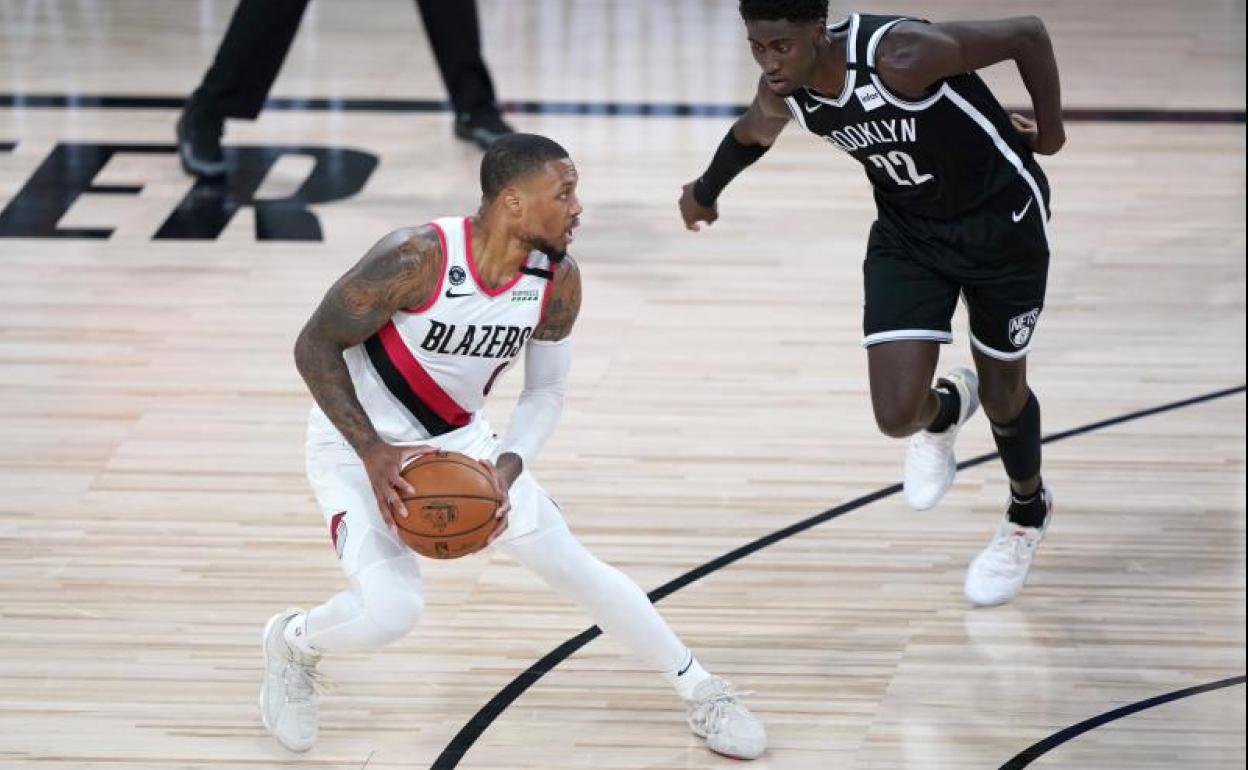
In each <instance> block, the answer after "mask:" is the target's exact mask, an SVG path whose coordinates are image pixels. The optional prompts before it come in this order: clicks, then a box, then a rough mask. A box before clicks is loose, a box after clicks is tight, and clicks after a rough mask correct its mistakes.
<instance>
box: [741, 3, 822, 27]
mask: <svg viewBox="0 0 1248 770" xmlns="http://www.w3.org/2000/svg"><path fill="white" fill-rule="evenodd" d="M741 18H742V19H745V20H746V21H791V22H794V23H796V24H803V23H806V22H810V21H820V20H822V19H826V18H828V0H741Z"/></svg>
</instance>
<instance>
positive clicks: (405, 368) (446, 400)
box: [377, 321, 472, 427]
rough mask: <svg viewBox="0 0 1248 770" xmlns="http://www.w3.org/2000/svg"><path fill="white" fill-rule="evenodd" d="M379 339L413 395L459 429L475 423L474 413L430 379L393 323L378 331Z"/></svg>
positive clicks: (389, 322)
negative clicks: (466, 410) (465, 409)
mask: <svg viewBox="0 0 1248 770" xmlns="http://www.w3.org/2000/svg"><path fill="white" fill-rule="evenodd" d="M377 338H378V339H379V340H381V344H382V347H384V348H385V349H386V357H387V358H389V359H390V363H392V364H394V368H395V369H398V370H399V374H400V375H401V376H402V377H403V379H404V381H406V382H407V385H408V387H410V388H411V389H412V393H414V394H416V397H417V398H419V399H420V400H421V401H423V402H424V404H425V405H426V406H428V407H429V408H430V409H432V410H433V411H434V413H435V414H437V415H438V416H439V417H441V418H442V419H443V420H446V421H447V422H448V423H450V424H451V425H454V426H456V427H461V426H464V425H467V424H468V423H469V422H471V421H472V414H470V413H469V412H465V411H464V408H463V407H462V406H460V405H459V404H457V403H455V400H454V399H453V398H451V397H450V396H449V395H447V393H446V391H445V390H442V387H441V386H440V385H438V383H437V382H435V381H434V379H433V378H432V377H430V376H429V372H426V371H425V367H423V366H421V365H420V362H419V361H417V360H416V357H415V356H413V355H412V351H410V350H408V348H407V343H405V342H404V341H403V337H402V335H400V334H399V330H398V329H396V328H395V326H394V322H393V321H387V322H386V325H385V326H383V327H381V328H380V329H378V330H377Z"/></svg>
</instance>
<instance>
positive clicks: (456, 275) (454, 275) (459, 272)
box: [449, 265, 468, 286]
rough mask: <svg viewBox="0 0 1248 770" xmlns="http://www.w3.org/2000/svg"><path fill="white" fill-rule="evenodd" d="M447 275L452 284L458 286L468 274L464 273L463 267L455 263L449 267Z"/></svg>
mask: <svg viewBox="0 0 1248 770" xmlns="http://www.w3.org/2000/svg"><path fill="white" fill-rule="evenodd" d="M449 277H450V279H451V285H452V286H459V285H460V284H461V283H463V282H464V280H465V279H467V277H468V276H467V274H465V273H464V269H463V268H462V267H460V266H459V265H455V266H454V267H452V268H451V272H450V276H449Z"/></svg>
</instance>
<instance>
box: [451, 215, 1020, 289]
mask: <svg viewBox="0 0 1248 770" xmlns="http://www.w3.org/2000/svg"><path fill="white" fill-rule="evenodd" d="M1014 221H1016V222H1017V221H1018V220H1014ZM473 294H476V292H475V291H466V292H464V293H463V294H456V293H455V292H453V291H451V290H450V289H447V290H446V294H445V295H444V296H445V297H446V298H447V299H455V298H456V297H471V296H472V295H473Z"/></svg>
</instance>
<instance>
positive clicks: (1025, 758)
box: [1001, 675, 1248, 770]
mask: <svg viewBox="0 0 1248 770" xmlns="http://www.w3.org/2000/svg"><path fill="white" fill-rule="evenodd" d="M1246 678H1248V677H1244V676H1242V675H1241V676H1232V677H1230V678H1228V679H1219V680H1218V681H1216V682H1209V683H1208V684H1202V685H1197V686H1196V687H1187V688H1184V689H1182V690H1175V691H1174V692H1168V693H1166V694H1165V695H1158V696H1156V697H1153V698H1147V699H1145V700H1142V701H1139V702H1137V703H1132V704H1130V705H1129V706H1123V707H1122V708H1116V709H1114V710H1113V711H1106V712H1105V713H1104V714H1100V715H1098V716H1094V717H1092V718H1091V719H1085V720H1084V721H1082V722H1080V723H1079V724H1077V725H1071V726H1070V727H1067V728H1066V729H1065V730H1062V731H1061V732H1057V733H1054V734H1053V735H1050V736H1049V737H1048V738H1045V739H1044V740H1042V741H1040V742H1039V743H1037V744H1035V745H1034V746H1029V747H1027V748H1025V749H1023V750H1022V751H1020V752H1019V753H1018V754H1017V755H1015V756H1014V757H1013V758H1011V759H1010V761H1009V762H1006V763H1005V764H1004V765H1001V770H1020V768H1024V767H1027V766H1028V765H1030V764H1031V763H1032V762H1035V761H1036V760H1037V759H1039V758H1040V757H1041V756H1042V755H1044V754H1046V753H1048V752H1049V751H1051V750H1052V749H1055V748H1057V747H1058V746H1061V745H1062V744H1063V743H1066V742H1067V741H1069V740H1072V739H1074V738H1077V737H1079V736H1080V735H1083V734H1084V733H1086V732H1088V731H1089V730H1094V729H1096V728H1098V727H1100V726H1101V725H1103V724H1105V723H1107V722H1113V721H1114V720H1116V719H1122V718H1123V717H1126V716H1131V715H1132V714H1134V713H1136V712H1138V711H1143V710H1144V709H1151V708H1152V707H1153V706H1160V705H1162V704H1163V703H1169V702H1170V701H1175V700H1179V699H1180V698H1187V697H1190V696H1192V695H1200V694H1201V693H1202V692H1209V691H1210V690H1220V689H1222V688H1223V687H1231V686H1233V685H1237V684H1243V683H1244V680H1245V679H1246Z"/></svg>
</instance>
